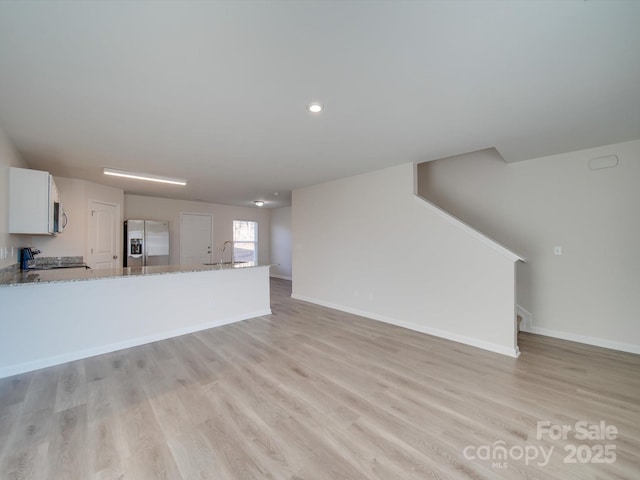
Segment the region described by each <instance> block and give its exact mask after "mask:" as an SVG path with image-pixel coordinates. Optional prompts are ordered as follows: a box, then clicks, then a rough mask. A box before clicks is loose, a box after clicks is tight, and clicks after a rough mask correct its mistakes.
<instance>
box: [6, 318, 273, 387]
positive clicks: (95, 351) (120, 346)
mask: <svg viewBox="0 0 640 480" xmlns="http://www.w3.org/2000/svg"><path fill="white" fill-rule="evenodd" d="M264 315H271V309H270V308H268V309H265V310H257V311H255V312H250V313H247V314H244V315H238V316H235V317H229V318H225V319H222V320H215V321H213V322H207V323H201V324H199V325H194V326H192V327H188V328H181V329H177V330H172V331H169V332H163V333H159V334H156V335H148V336H146V337H138V338H133V339H130V340H125V341H123V342H116V343H111V344H109V345H102V346H99V347H94V348H88V349H85V350H79V351H75V352H70V353H65V354H62V355H55V356H52V357H46V358H42V359H39V360H34V361H31V362H25V363H19V364H16V365H9V366H7V367H2V368H0V378H5V377H10V376H12V375H18V374H20V373H25V372H31V371H34V370H40V369H41V368H46V367H53V366H54V365H60V364H62V363H67V362H73V361H75V360H82V359H83V358H89V357H95V356H96V355H102V354H105V353H111V352H116V351H118V350H124V349H125V348H131V347H137V346H139V345H144V344H146V343H152V342H157V341H159V340H166V339H167V338H173V337H180V336H182V335H187V334H189V333H194V332H199V331H201V330H207V329H209V328H215V327H221V326H222V325H228V324H230V323H236V322H241V321H243V320H249V319H250V318H256V317H262V316H264Z"/></svg>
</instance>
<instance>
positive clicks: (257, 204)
mask: <svg viewBox="0 0 640 480" xmlns="http://www.w3.org/2000/svg"><path fill="white" fill-rule="evenodd" d="M253 203H255V204H256V207H261V206H263V205H264V202H263V201H262V200H255V201H254V202H253Z"/></svg>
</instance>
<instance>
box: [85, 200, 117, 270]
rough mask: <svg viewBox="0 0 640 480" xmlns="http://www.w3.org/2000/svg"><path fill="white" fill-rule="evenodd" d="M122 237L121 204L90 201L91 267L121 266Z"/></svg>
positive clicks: (89, 260) (89, 261)
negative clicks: (120, 248) (119, 254)
mask: <svg viewBox="0 0 640 480" xmlns="http://www.w3.org/2000/svg"><path fill="white" fill-rule="evenodd" d="M119 238H120V206H119V205H112V204H107V203H100V202H94V201H91V202H89V255H88V257H87V264H88V265H89V266H90V267H91V268H98V269H99V268H115V267H119V266H120V260H119V257H118V252H119V242H118V239H119Z"/></svg>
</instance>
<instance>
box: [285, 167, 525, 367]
mask: <svg viewBox="0 0 640 480" xmlns="http://www.w3.org/2000/svg"><path fill="white" fill-rule="evenodd" d="M413 192H414V165H413V164H405V165H401V166H398V167H393V168H389V169H385V170H380V171H377V172H372V173H368V174H365V175H358V176H354V177H349V178H344V179H341V180H337V181H333V182H329V183H325V184H321V185H316V186H313V187H308V188H302V189H298V190H295V191H294V192H293V207H292V208H293V215H292V230H293V245H294V248H293V297H294V298H298V299H301V300H307V301H311V302H314V303H318V304H322V305H326V306H329V307H333V308H337V309H340V310H344V311H347V312H352V313H356V314H361V315H363V316H366V317H369V318H374V319H378V320H383V321H387V322H390V323H394V324H398V325H403V326H406V327H408V328H412V329H415V330H419V331H423V332H427V333H431V334H434V335H438V336H441V337H445V338H450V339H453V340H456V341H460V342H463V343H468V344H471V345H476V346H480V347H482V348H486V349H489V350H493V351H497V352H500V353H504V354H508V355H516V354H517V346H516V338H515V337H516V335H515V318H514V317H515V314H514V308H515V296H514V292H515V285H514V283H515V267H514V260H513V259H511V258H508V257H507V256H505V255H503V254H501V253H499V252H498V251H497V250H496V249H494V248H492V247H491V246H489V245H488V244H487V243H484V242H482V241H479V240H478V239H477V238H476V237H474V236H473V235H471V234H469V233H467V232H466V231H465V230H464V229H461V228H459V227H458V226H457V225H455V224H454V223H451V222H450V221H448V220H447V219H445V218H443V217H442V216H441V215H439V214H438V213H437V212H436V211H435V209H433V207H431V206H429V205H428V204H427V203H426V202H424V201H423V200H421V199H418V197H416V196H415V195H414V193H413Z"/></svg>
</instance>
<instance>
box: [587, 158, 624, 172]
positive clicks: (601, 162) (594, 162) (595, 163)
mask: <svg viewBox="0 0 640 480" xmlns="http://www.w3.org/2000/svg"><path fill="white" fill-rule="evenodd" d="M617 166H618V156H617V155H609V156H608V157H599V158H592V159H591V160H589V168H590V169H591V170H601V169H603V168H613V167H617Z"/></svg>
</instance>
